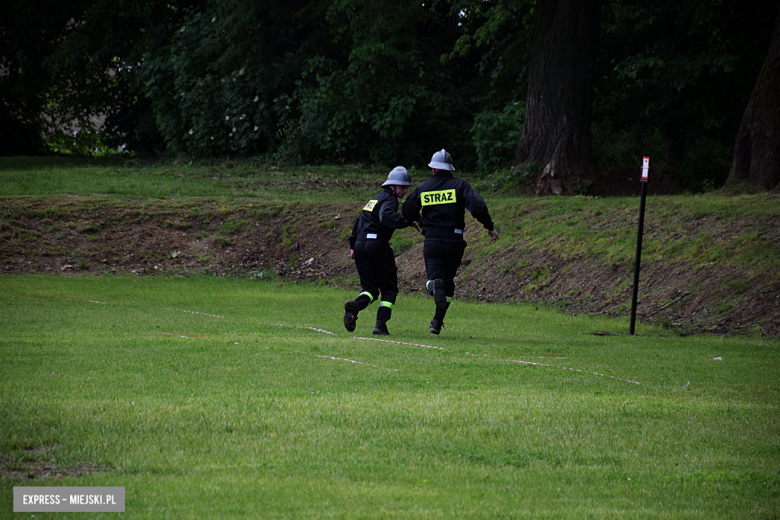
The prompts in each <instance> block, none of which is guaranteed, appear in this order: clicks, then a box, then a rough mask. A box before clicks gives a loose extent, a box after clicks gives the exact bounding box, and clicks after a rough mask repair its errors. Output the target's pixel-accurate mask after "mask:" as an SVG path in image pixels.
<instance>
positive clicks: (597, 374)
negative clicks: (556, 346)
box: [503, 359, 639, 385]
mask: <svg viewBox="0 0 780 520" xmlns="http://www.w3.org/2000/svg"><path fill="white" fill-rule="evenodd" d="M503 361H509V362H511V363H520V364H521V365H536V366H540V367H555V368H562V369H564V370H571V371H574V372H582V373H584V374H593V375H595V376H601V377H609V378H610V379H617V380H618V381H625V382H627V383H634V384H635V385H638V384H639V381H632V380H630V379H623V378H622V377H615V376H610V375H607V374H600V373H598V372H590V371H588V370H580V369H579V368H571V367H559V366H557V365H550V364H548V363H534V362H533V361H522V360H519V359H504V360H503Z"/></svg>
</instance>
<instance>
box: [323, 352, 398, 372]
mask: <svg viewBox="0 0 780 520" xmlns="http://www.w3.org/2000/svg"><path fill="white" fill-rule="evenodd" d="M315 357H318V358H324V359H333V360H335V361H346V362H347V363H354V364H356V365H366V366H369V367H374V368H384V367H380V366H379V365H372V364H371V363H364V362H362V361H355V360H354V359H346V358H340V357H334V356H320V355H317V356H315ZM386 370H390V369H389V368H387V369H386ZM395 371H396V372H398V369H395Z"/></svg>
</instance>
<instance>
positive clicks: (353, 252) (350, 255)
mask: <svg viewBox="0 0 780 520" xmlns="http://www.w3.org/2000/svg"><path fill="white" fill-rule="evenodd" d="M349 257H350V258H355V250H354V249H350V250H349Z"/></svg>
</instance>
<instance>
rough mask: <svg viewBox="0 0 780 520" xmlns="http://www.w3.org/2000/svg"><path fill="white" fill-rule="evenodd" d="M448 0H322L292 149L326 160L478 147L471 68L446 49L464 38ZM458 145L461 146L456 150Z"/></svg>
mask: <svg viewBox="0 0 780 520" xmlns="http://www.w3.org/2000/svg"><path fill="white" fill-rule="evenodd" d="M450 11H451V10H450V6H449V4H447V3H446V2H433V3H432V4H424V3H417V2H397V1H389V0H336V1H330V2H320V3H319V4H318V5H317V6H316V8H314V9H312V11H311V15H312V16H313V18H314V19H316V20H320V21H321V23H322V31H321V32H318V33H316V34H315V36H313V37H312V39H311V40H310V41H309V42H308V44H309V45H308V47H307V49H311V50H316V52H314V53H313V54H312V55H310V56H308V57H307V59H306V62H305V66H304V68H303V70H302V72H301V79H300V80H301V81H302V82H303V83H302V84H301V87H300V88H299V89H298V90H297V91H296V92H295V94H294V96H292V97H293V104H294V105H295V106H297V108H298V110H299V113H300V117H299V118H298V119H297V120H288V121H284V122H283V125H282V129H283V136H284V138H285V143H284V144H285V146H284V151H285V152H286V153H288V154H293V155H301V156H306V157H311V158H313V159H314V160H319V161H339V160H353V161H354V160H357V161H370V162H374V163H380V164H384V165H391V166H392V165H395V164H398V163H404V164H414V163H415V162H419V161H420V158H421V157H425V156H427V155H430V153H432V150H436V149H440V148H442V147H445V146H446V147H448V148H450V149H452V151H453V153H455V154H456V156H459V157H461V158H462V161H463V163H465V160H466V157H469V156H471V157H473V149H472V148H471V145H470V142H469V135H468V127H464V126H463V124H462V123H463V121H468V120H469V118H470V117H471V116H470V114H471V110H472V107H470V106H469V100H468V99H464V95H463V90H462V87H463V84H464V83H465V81H464V79H465V80H467V79H468V76H466V77H465V78H464V77H463V76H461V75H460V74H458V72H459V71H458V70H457V66H456V65H455V64H451V65H443V64H442V63H441V59H440V58H441V56H442V55H443V54H445V53H446V52H448V51H449V50H450V49H451V48H452V46H453V44H454V42H455V39H456V38H457V30H458V26H457V23H458V17H457V16H456V15H455V16H454V15H452V14H451V12H450ZM458 152H460V154H459V155H458Z"/></svg>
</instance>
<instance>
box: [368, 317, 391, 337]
mask: <svg viewBox="0 0 780 520" xmlns="http://www.w3.org/2000/svg"><path fill="white" fill-rule="evenodd" d="M372 334H377V335H379V336H389V335H390V331H389V330H387V322H384V321H377V322H376V325H374V330H373V332H372Z"/></svg>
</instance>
